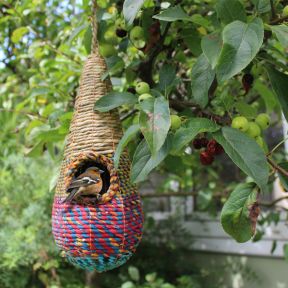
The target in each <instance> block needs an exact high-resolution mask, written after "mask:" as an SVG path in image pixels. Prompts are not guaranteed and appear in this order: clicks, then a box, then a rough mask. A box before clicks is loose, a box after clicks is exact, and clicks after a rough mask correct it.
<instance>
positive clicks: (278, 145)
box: [267, 137, 288, 156]
mask: <svg viewBox="0 0 288 288" xmlns="http://www.w3.org/2000/svg"><path fill="white" fill-rule="evenodd" d="M287 140H288V137H286V138H284V139H283V140H282V141H281V142H280V143H278V144H277V145H276V146H275V147H274V148H273V149H272V150H271V151H270V152H269V153H268V154H267V156H270V155H272V154H273V153H274V152H275V151H276V150H277V149H278V148H279V147H280V146H281V145H282V144H284V143H285V142H286V141H287Z"/></svg>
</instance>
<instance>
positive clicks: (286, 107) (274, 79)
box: [267, 66, 288, 120]
mask: <svg viewBox="0 0 288 288" xmlns="http://www.w3.org/2000/svg"><path fill="white" fill-rule="evenodd" d="M267 71H268V75H269V78H270V81H271V85H272V88H273V90H274V92H275V93H276V95H277V97H278V100H279V102H280V105H281V107H282V110H283V113H284V116H285V118H286V120H288V93H287V91H288V75H286V74H284V73H281V72H279V71H277V70H275V69H274V68H273V67H272V66H269V67H268V69H267Z"/></svg>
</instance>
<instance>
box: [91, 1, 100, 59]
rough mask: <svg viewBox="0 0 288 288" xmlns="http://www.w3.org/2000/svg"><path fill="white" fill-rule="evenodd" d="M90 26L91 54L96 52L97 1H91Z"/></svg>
mask: <svg viewBox="0 0 288 288" xmlns="http://www.w3.org/2000/svg"><path fill="white" fill-rule="evenodd" d="M91 18H92V19H91V26H92V27H91V28H92V42H91V52H92V53H93V54H96V53H98V41H97V31H98V24H97V1H96V0H93V1H92V16H91Z"/></svg>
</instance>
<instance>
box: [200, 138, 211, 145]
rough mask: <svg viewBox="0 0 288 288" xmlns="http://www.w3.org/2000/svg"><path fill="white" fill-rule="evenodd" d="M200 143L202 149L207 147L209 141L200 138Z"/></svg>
mask: <svg viewBox="0 0 288 288" xmlns="http://www.w3.org/2000/svg"><path fill="white" fill-rule="evenodd" d="M200 141H201V147H202V148H206V147H207V145H208V143H209V140H208V139H207V138H205V137H202V138H201V139H200Z"/></svg>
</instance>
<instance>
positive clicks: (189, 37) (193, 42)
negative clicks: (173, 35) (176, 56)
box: [180, 26, 202, 56]
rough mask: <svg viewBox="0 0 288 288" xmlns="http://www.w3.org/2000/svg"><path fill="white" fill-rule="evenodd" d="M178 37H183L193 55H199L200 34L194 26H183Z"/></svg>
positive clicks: (200, 52) (200, 51)
mask: <svg viewBox="0 0 288 288" xmlns="http://www.w3.org/2000/svg"><path fill="white" fill-rule="evenodd" d="M180 37H181V38H182V39H183V41H184V43H185V44H186V45H187V47H188V48H189V49H190V51H191V52H192V53H193V55H194V56H200V55H201V54H202V50H201V36H200V34H199V32H198V31H197V30H196V29H195V27H193V26H189V27H187V28H185V27H184V28H183V30H182V31H181V32H180Z"/></svg>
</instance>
